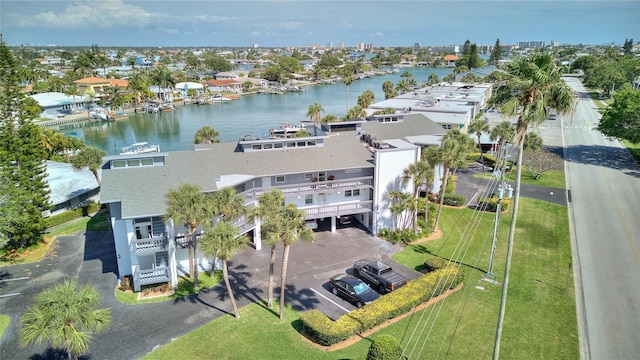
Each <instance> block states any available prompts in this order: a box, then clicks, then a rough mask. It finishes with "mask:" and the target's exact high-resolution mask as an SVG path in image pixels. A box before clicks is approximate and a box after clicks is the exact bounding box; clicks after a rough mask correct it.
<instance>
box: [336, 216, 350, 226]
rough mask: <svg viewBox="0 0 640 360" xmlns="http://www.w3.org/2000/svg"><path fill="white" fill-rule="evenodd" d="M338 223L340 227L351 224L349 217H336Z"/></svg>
mask: <svg viewBox="0 0 640 360" xmlns="http://www.w3.org/2000/svg"><path fill="white" fill-rule="evenodd" d="M338 223H340V225H347V224H351V215H343V216H340V217H338Z"/></svg>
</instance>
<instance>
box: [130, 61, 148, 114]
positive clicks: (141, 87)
mask: <svg viewBox="0 0 640 360" xmlns="http://www.w3.org/2000/svg"><path fill="white" fill-rule="evenodd" d="M134 60H135V59H134ZM127 89H129V90H131V91H132V92H133V95H134V96H135V99H136V104H140V102H141V100H142V99H141V98H142V94H145V93H146V92H147V91H149V89H148V88H147V83H146V82H145V80H144V76H143V75H142V74H141V73H134V74H133V76H131V77H130V78H129V84H128V85H127Z"/></svg>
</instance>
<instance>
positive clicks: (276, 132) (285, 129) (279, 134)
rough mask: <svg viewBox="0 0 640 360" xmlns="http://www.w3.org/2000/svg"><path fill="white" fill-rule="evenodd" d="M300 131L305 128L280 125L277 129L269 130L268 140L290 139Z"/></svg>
mask: <svg viewBox="0 0 640 360" xmlns="http://www.w3.org/2000/svg"><path fill="white" fill-rule="evenodd" d="M300 130H305V128H304V127H302V126H297V125H291V124H281V125H280V127H279V128H275V129H271V130H269V138H270V139H278V138H291V137H294V136H295V135H296V134H297V133H298V131H300Z"/></svg>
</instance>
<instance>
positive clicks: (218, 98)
mask: <svg viewBox="0 0 640 360" xmlns="http://www.w3.org/2000/svg"><path fill="white" fill-rule="evenodd" d="M211 100H213V101H231V100H233V99H232V98H228V97H225V96H222V94H213V96H212V97H211Z"/></svg>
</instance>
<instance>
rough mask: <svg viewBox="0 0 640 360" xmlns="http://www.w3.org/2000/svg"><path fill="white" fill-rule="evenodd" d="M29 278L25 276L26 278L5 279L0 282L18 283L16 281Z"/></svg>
mask: <svg viewBox="0 0 640 360" xmlns="http://www.w3.org/2000/svg"><path fill="white" fill-rule="evenodd" d="M28 278H29V277H28V276H25V277H21V278H15V279H3V280H0V282H7V281H16V280H27V279H28Z"/></svg>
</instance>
